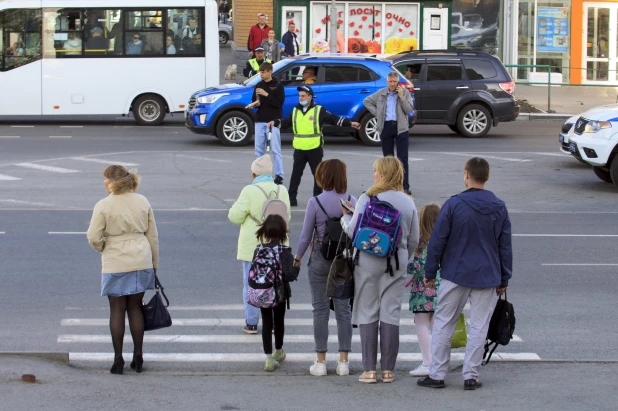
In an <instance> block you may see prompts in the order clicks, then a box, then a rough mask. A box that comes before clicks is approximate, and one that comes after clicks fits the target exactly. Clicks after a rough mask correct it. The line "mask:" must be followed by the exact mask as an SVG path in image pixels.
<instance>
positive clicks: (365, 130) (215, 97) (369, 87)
mask: <svg viewBox="0 0 618 411" xmlns="http://www.w3.org/2000/svg"><path fill="white" fill-rule="evenodd" d="M305 67H313V68H314V69H315V71H316V79H317V81H316V82H315V84H312V85H311V88H313V91H314V92H315V97H314V100H315V102H316V103H317V104H319V105H321V106H323V107H324V108H326V109H327V110H328V111H330V112H331V113H333V114H336V115H338V116H341V117H346V118H350V119H353V121H357V122H359V123H360V124H361V129H360V131H358V132H357V131H356V130H354V129H352V128H350V130H349V131H350V133H352V135H353V136H354V137H355V138H357V139H360V140H361V141H362V142H363V143H365V144H367V145H380V135H379V133H378V131H377V124H376V119H375V117H374V116H373V115H372V114H371V113H369V112H368V111H367V109H366V108H365V106H364V105H363V100H364V99H365V97H367V96H368V95H370V94H372V93H374V92H376V91H378V90H379V89H381V88H384V87H386V78H387V76H388V73H389V72H391V71H397V70H396V69H395V66H394V62H393V61H392V60H386V59H379V58H376V57H371V56H362V55H361V56H340V55H339V56H335V55H324V56H316V55H301V56H297V57H293V58H289V59H285V60H282V61H279V62H277V63H275V65H274V69H273V77H274V78H276V79H277V80H278V81H279V82H280V83H281V84H282V85H283V86H284V89H285V104H284V105H283V116H284V117H287V116H289V115H290V113H291V112H292V109H293V108H294V106H295V105H296V104H297V103H298V90H296V88H297V87H298V86H299V85H300V84H302V72H303V70H304V69H305ZM399 73H400V78H399V81H400V84H401V85H402V87H405V88H406V89H407V90H409V91H410V92H412V98H413V99H414V93H413V92H414V86H413V85H412V83H410V81H408V80H407V79H406V78H405V77H404V76H402V75H401V72H399ZM260 80H261V78H260V75H259V74H257V75H255V76H253V77H251V78H249V79H247V80H245V81H244V82H242V83H239V84H222V85H219V86H216V87H209V88H206V89H204V90H200V91H198V92H196V93H195V94H193V95H192V96H191V99H190V100H189V106H188V108H187V111H186V112H185V117H186V126H187V127H188V128H189V129H190V130H191V131H193V132H194V133H198V134H214V135H215V136H216V137H217V138H218V139H219V140H221V142H222V143H223V144H225V145H227V146H241V145H245V144H248V143H249V142H250V141H251V140H252V137H253V130H254V127H253V122H254V118H255V112H254V111H253V110H248V109H245V106H247V105H248V104H249V103H251V96H252V94H253V89H254V88H255V86H256V85H257V84H258V83H259V82H260ZM415 121H416V112H412V113H411V114H410V117H409V122H410V127H412V126H413V125H414V122H415ZM329 128H330V127H329V126H325V127H324V132H328V131H329V130H328V129H329ZM337 131H338V132H341V128H339V129H338V130H337Z"/></svg>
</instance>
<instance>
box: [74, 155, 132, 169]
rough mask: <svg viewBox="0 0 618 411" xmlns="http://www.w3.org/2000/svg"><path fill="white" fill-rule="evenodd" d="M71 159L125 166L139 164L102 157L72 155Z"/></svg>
mask: <svg viewBox="0 0 618 411" xmlns="http://www.w3.org/2000/svg"><path fill="white" fill-rule="evenodd" d="M71 160H77V161H87V162H90V163H99V164H111V165H119V166H124V167H135V166H139V164H135V163H124V162H122V161H114V160H105V159H102V158H90V157H71Z"/></svg>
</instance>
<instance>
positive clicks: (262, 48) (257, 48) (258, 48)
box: [253, 46, 264, 51]
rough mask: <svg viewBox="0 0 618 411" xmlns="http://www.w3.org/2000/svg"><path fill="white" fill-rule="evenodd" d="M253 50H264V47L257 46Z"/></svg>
mask: <svg viewBox="0 0 618 411" xmlns="http://www.w3.org/2000/svg"><path fill="white" fill-rule="evenodd" d="M253 51H264V47H262V46H257V47H256V48H255V49H254V50H253Z"/></svg>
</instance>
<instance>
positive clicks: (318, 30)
mask: <svg viewBox="0 0 618 411" xmlns="http://www.w3.org/2000/svg"><path fill="white" fill-rule="evenodd" d="M399 30H401V29H399ZM315 32H316V33H318V34H320V33H321V32H322V29H321V28H319V27H318V28H317V29H315Z"/></svg>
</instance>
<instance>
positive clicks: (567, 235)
mask: <svg viewBox="0 0 618 411" xmlns="http://www.w3.org/2000/svg"><path fill="white" fill-rule="evenodd" d="M513 237H618V234H513Z"/></svg>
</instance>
